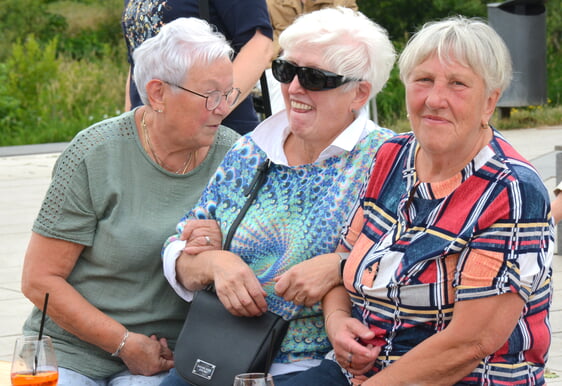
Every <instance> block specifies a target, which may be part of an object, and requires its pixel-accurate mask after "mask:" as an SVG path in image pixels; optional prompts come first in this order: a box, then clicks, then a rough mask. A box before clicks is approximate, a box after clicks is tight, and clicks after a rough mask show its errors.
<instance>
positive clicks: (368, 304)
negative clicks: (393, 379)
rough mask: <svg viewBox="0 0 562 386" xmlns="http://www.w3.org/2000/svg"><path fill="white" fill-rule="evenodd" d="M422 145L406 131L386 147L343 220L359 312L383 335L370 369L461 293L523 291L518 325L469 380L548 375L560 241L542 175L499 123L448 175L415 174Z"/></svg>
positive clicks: (406, 344)
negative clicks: (434, 178) (429, 179)
mask: <svg viewBox="0 0 562 386" xmlns="http://www.w3.org/2000/svg"><path fill="white" fill-rule="evenodd" d="M418 146H419V145H418V143H417V141H416V139H415V137H414V136H413V134H411V133H408V134H404V135H400V136H396V137H394V138H393V139H391V140H390V141H388V142H387V143H385V144H384V145H383V146H382V147H381V148H380V150H379V152H378V153H377V156H376V162H375V165H374V170H373V173H372V177H371V179H370V181H369V184H368V187H367V189H366V192H365V195H364V198H363V199H362V200H361V203H360V205H358V208H359V209H358V210H357V211H356V213H355V215H354V216H352V217H351V218H352V219H353V220H354V221H353V222H350V228H349V229H346V230H347V233H346V235H345V237H346V240H347V241H345V243H346V244H347V245H348V247H349V248H351V247H352V245H351V244H352V243H353V244H354V245H353V250H352V252H351V254H350V256H349V259H348V261H347V264H346V266H345V270H344V284H345V286H346V288H347V289H348V291H349V293H350V295H351V298H352V301H353V316H354V317H356V318H358V319H359V320H361V321H362V322H363V323H364V324H367V325H369V326H370V327H371V329H373V330H374V331H376V332H377V338H376V342H372V343H375V344H377V345H382V351H381V354H380V356H379V358H378V360H377V362H376V363H375V367H374V369H373V371H374V372H377V371H380V370H381V369H382V368H384V367H385V366H388V365H390V364H391V363H392V362H394V361H395V360H397V359H398V358H400V356H401V355H403V354H405V353H406V352H408V351H409V350H410V349H412V348H413V347H414V346H416V345H417V344H418V343H420V342H422V341H423V340H424V339H426V338H428V337H430V336H432V335H433V334H435V333H437V332H439V331H441V330H443V329H444V328H446V327H447V325H448V323H449V322H450V321H451V318H452V315H453V306H454V304H455V302H459V301H463V300H468V299H479V298H484V297H489V296H497V295H501V294H504V293H517V294H519V296H521V298H522V299H523V300H524V301H525V303H526V304H525V308H524V311H523V313H522V315H521V318H520V321H519V323H518V324H517V326H516V327H515V329H514V331H513V333H512V334H511V336H510V337H509V339H508V341H506V342H505V344H504V345H503V346H502V347H501V348H500V349H499V350H497V351H496V352H495V353H494V354H492V355H489V356H488V357H486V358H485V359H484V360H483V361H482V362H481V363H480V364H479V365H478V367H477V368H476V369H475V370H474V371H472V373H471V374H469V375H467V376H466V377H465V378H463V380H462V384H478V385H484V384H511V385H513V384H526V385H531V384H532V385H538V384H543V383H544V379H543V373H544V364H545V362H546V358H547V352H548V348H549V345H550V327H549V322H548V312H549V305H550V301H551V296H552V286H551V275H552V269H551V262H552V253H553V226H552V224H551V220H550V219H549V211H550V204H549V198H548V193H547V190H546V188H545V187H544V184H543V183H542V181H541V179H540V177H539V176H538V174H537V172H536V171H535V170H534V169H533V167H532V166H531V165H530V164H529V163H528V162H527V161H526V160H524V159H523V158H522V157H521V156H520V155H519V154H518V153H517V152H516V151H515V150H514V149H513V148H512V147H511V145H509V144H508V143H507V142H506V141H505V139H504V138H503V137H502V136H501V135H500V134H499V133H498V132H496V131H494V137H493V139H492V141H491V142H490V143H489V145H488V146H486V147H484V148H483V149H482V150H481V151H480V152H479V153H478V154H477V156H476V157H475V158H474V159H473V160H472V162H470V163H469V164H468V165H467V166H466V167H465V168H464V169H463V170H462V171H461V172H460V173H458V174H457V175H456V176H454V177H453V178H451V179H449V180H446V181H442V182H439V183H422V182H419V180H417V177H416V171H415V167H414V161H415V155H416V152H417V150H418ZM359 219H360V220H359ZM357 223H358V224H359V226H358V227H356V228H359V229H352V228H353V227H352V225H351V224H357ZM361 227H362V228H361ZM357 233H360V235H359V237H358V238H357V236H356V235H357ZM355 240H356V241H355Z"/></svg>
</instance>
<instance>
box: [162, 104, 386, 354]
mask: <svg viewBox="0 0 562 386" xmlns="http://www.w3.org/2000/svg"><path fill="white" fill-rule="evenodd" d="M365 114H366V113H362V115H361V116H360V117H359V118H358V119H356V121H355V122H354V124H355V125H357V124H358V123H359V124H360V125H361V127H360V131H361V130H363V127H364V125H366V126H370V127H374V130H372V131H370V132H368V134H366V135H365V136H362V137H361V138H359V137H358V140H357V143H356V144H355V146H354V147H353V148H352V149H351V151H339V153H338V154H334V155H332V156H329V157H327V158H326V159H323V160H318V161H316V162H314V163H312V164H306V165H299V166H286V165H284V164H279V163H277V164H276V163H273V164H272V166H271V167H270V169H269V172H268V174H267V180H266V181H265V184H264V185H263V187H262V188H261V189H260V190H259V193H258V195H257V197H256V200H255V202H254V203H253V204H252V205H251V206H250V208H249V210H248V212H247V213H246V216H245V217H244V219H243V221H242V222H241V224H240V225H239V226H238V228H237V231H236V233H235V235H234V238H233V240H232V243H231V247H230V250H231V251H232V252H234V253H236V254H237V255H239V256H240V257H242V259H244V261H246V263H248V265H249V266H250V267H251V268H252V269H253V270H254V272H255V273H256V276H257V277H258V279H259V280H260V282H261V283H262V286H263V288H264V290H265V291H266V292H267V302H268V307H269V310H270V311H272V312H275V313H277V314H279V315H281V316H283V317H284V318H285V319H291V323H290V326H289V331H288V332H287V335H286V336H285V340H284V341H283V343H282V346H281V350H280V353H279V355H278V356H277V358H275V360H274V362H275V363H290V362H295V361H301V360H308V359H322V358H323V357H324V355H325V354H326V353H327V352H328V351H329V350H330V349H331V345H330V342H329V341H328V338H327V336H326V332H325V330H324V321H323V317H322V310H321V308H320V304H319V303H318V304H316V305H314V306H313V307H303V306H297V305H295V304H294V303H292V302H287V301H285V300H284V299H283V298H281V297H279V296H277V295H276V294H275V291H274V288H273V287H274V286H275V282H274V281H273V279H274V278H275V277H276V276H278V275H280V274H281V273H283V272H285V271H287V270H288V269H289V268H290V267H292V266H293V265H295V264H298V263H300V262H302V261H305V260H307V259H310V258H312V257H315V256H317V255H321V254H324V253H330V252H333V251H334V250H335V249H336V247H337V246H338V244H339V238H340V235H341V230H342V226H343V224H344V223H345V220H346V218H347V217H348V215H349V213H351V212H352V205H353V204H354V203H355V201H356V199H357V197H359V195H360V192H361V190H362V189H364V187H365V183H366V179H367V177H368V175H369V170H370V168H371V166H372V163H373V158H374V155H375V152H376V150H377V149H378V147H379V146H380V145H381V144H382V143H383V142H384V141H385V140H386V139H388V138H390V137H391V136H392V135H394V133H393V132H392V131H390V130H387V129H383V128H380V127H378V126H376V125H375V124H374V123H373V122H371V121H368V120H367V119H366V117H365ZM285 115H286V113H285V112H284V111H283V112H281V113H279V114H278V115H277V116H273V117H271V118H270V119H269V120H266V121H264V122H263V123H262V124H261V125H260V126H258V127H257V128H256V131H257V132H259V133H260V134H259V135H262V136H263V135H267V136H270V137H275V138H277V137H278V136H279V135H280V133H279V132H280V130H285V127H286V126H281V125H275V126H273V127H272V126H271V125H270V124H269V122H271V121H274V120H279V119H281V120H285V124H286V118H284V117H285ZM268 124H269V125H268ZM352 125H353V124H352ZM252 134H254V135H258V134H256V133H252ZM252 134H249V135H246V136H244V137H242V138H240V140H239V141H238V142H237V143H236V144H235V145H234V146H233V147H232V149H231V150H230V151H229V152H228V153H227V155H226V156H225V159H224V160H223V162H222V164H221V165H220V167H219V168H218V170H217V172H216V174H215V176H214V177H213V178H212V179H211V182H210V183H209V185H208V186H207V187H206V189H205V190H204V191H203V194H202V196H201V200H200V201H199V203H198V204H197V205H196V206H195V208H194V209H193V210H192V211H191V212H189V213H188V214H187V215H186V216H185V217H184V218H183V219H182V220H181V222H180V223H179V224H178V229H177V230H178V235H175V236H172V237H171V238H169V239H168V241H167V243H166V245H165V247H166V246H168V245H169V244H170V243H173V242H175V241H177V240H178V237H179V234H181V231H182V230H183V227H184V225H185V222H186V221H188V220H189V219H190V218H199V219H216V220H217V221H218V222H219V225H220V228H221V230H222V234H223V239H224V236H226V234H227V233H228V230H229V228H230V225H231V224H232V222H233V221H234V219H235V218H236V216H237V214H238V212H239V211H240V208H241V207H242V206H243V205H244V203H245V202H246V197H245V196H244V194H243V192H244V190H245V189H246V188H247V186H248V185H249V184H250V182H251V181H252V180H253V178H254V176H255V174H256V169H257V166H258V165H260V164H261V163H262V162H263V161H264V160H265V159H266V158H267V155H266V153H265V152H264V150H263V149H262V148H260V146H258V144H257V143H256V142H255V141H254V139H253V138H252ZM345 134H347V133H346V132H344V133H342V135H344V136H345ZM277 148H280V149H282V142H280V143H278V144H277ZM272 155H273V154H272ZM270 158H273V159H275V155H273V157H270Z"/></svg>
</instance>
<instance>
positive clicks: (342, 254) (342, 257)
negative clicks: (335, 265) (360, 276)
mask: <svg viewBox="0 0 562 386" xmlns="http://www.w3.org/2000/svg"><path fill="white" fill-rule="evenodd" d="M336 253H337V254H338V255H339V256H340V269H339V274H340V281H342V282H343V269H344V267H345V263H346V261H347V258H348V257H349V252H336Z"/></svg>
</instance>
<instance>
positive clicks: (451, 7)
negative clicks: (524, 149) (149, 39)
mask: <svg viewBox="0 0 562 386" xmlns="http://www.w3.org/2000/svg"><path fill="white" fill-rule="evenodd" d="M233 1H234V0H233ZM561 2H562V0H547V1H546V0H543V1H532V0H526V1H524V0H516V1H513V0H512V1H511V2H509V1H506V2H504V3H514V4H515V3H517V4H515V5H517V7H518V9H523V11H522V12H519V14H520V15H519V16H516V17H523V18H524V17H525V16H524V15H523V16H521V14H525V13H526V12H527V10H532V9H537V8H536V7H543V8H542V9H543V10H544V12H543V13H542V17H543V18H544V21H541V20H542V19H541V20H539V22H538V25H536V26H535V27H533V28H535V30H532V29H530V30H524V29H523V30H522V29H521V24H520V23H513V24H512V25H511V26H509V25H508V27H511V28H513V31H519V32H520V35H522V36H523V37H525V36H527V37H528V39H527V40H528V42H527V43H530V45H531V46H536V44H534V43H533V39H536V38H537V37H538V38H539V39H540V43H541V44H542V45H543V46H544V49H543V51H544V53H542V52H540V50H539V53H538V54H537V53H530V54H529V57H532V56H533V55H534V56H537V55H538V56H539V57H540V56H545V60H544V62H545V65H544V67H545V69H544V71H542V69H535V70H536V71H542V72H546V78H545V81H546V87H545V88H544V91H543V90H542V88H541V89H540V90H539V92H541V93H543V94H544V98H540V103H535V102H533V101H532V100H529V101H528V102H527V103H524V105H522V106H513V107H509V106H508V107H505V108H501V109H498V110H501V111H498V112H497V113H496V116H495V118H494V121H493V122H492V123H493V124H494V125H495V126H496V127H497V128H499V129H509V128H525V127H539V126H545V125H556V124H560V123H561V122H562V48H561V36H562V6H561ZM357 3H358V6H359V9H360V11H362V12H363V13H365V14H366V15H367V16H369V17H370V18H372V19H373V20H374V21H376V22H377V23H379V24H380V25H382V26H383V27H385V28H386V29H387V30H388V31H389V35H390V38H391V40H392V41H393V42H394V44H395V46H396V49H397V51H398V52H400V51H401V49H402V47H403V46H404V44H405V43H406V41H407V39H408V38H409V37H410V36H411V34H412V33H413V32H414V31H416V30H417V28H418V27H420V26H421V25H422V24H423V23H425V22H427V21H429V20H434V19H439V18H443V17H446V16H451V15H456V14H462V15H465V16H469V17H471V16H478V17H482V18H488V12H489V10H490V8H494V7H495V5H499V3H492V2H489V1H481V0H463V1H457V0H387V1H385V0H358V2H357ZM494 4H495V5H494ZM521 7H523V8H521ZM0 9H1V10H2V12H1V13H0V26H1V31H2V34H3V39H1V40H0V146H9V145H24V144H36V143H50V142H66V141H69V140H70V139H71V138H72V137H74V135H75V134H76V133H77V132H78V131H80V130H82V129H84V128H86V127H87V126H89V125H90V124H93V123H95V122H97V121H99V120H101V119H103V118H104V117H111V116H114V115H117V114H119V113H121V112H122V111H123V109H124V93H125V82H126V76H127V72H128V63H127V55H126V48H125V42H124V39H123V35H122V31H121V24H120V22H121V12H122V9H123V1H122V0H102V1H99V0H75V1H52V0H0ZM530 16H531V17H534V16H536V15H530ZM539 18H540V15H539ZM533 20H534V19H533ZM541 23H543V24H544V25H543V26H541V25H540V24H541ZM508 24H509V20H508ZM531 24H532V23H531ZM542 29H544V30H545V31H542ZM516 43H518V42H516ZM516 45H518V44H516ZM539 45H540V44H539ZM539 48H540V47H539ZM524 54H525V53H524ZM539 75H540V73H539ZM533 84H535V83H533ZM531 99H532V98H531ZM375 111H376V115H377V119H378V121H379V123H380V124H381V125H382V126H385V127H388V128H391V129H393V130H395V131H406V130H408V123H407V121H406V120H405V116H406V113H405V107H404V88H403V86H402V84H401V82H400V80H399V79H398V73H397V70H396V69H395V70H394V71H393V73H392V76H391V79H390V81H389V82H388V84H387V86H386V88H385V89H384V90H383V92H382V93H381V94H380V95H379V97H378V98H377V101H376V109H375Z"/></svg>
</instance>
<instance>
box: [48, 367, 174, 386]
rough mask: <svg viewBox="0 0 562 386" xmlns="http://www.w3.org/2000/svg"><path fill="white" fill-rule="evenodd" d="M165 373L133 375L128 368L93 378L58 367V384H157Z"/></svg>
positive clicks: (104, 385)
mask: <svg viewBox="0 0 562 386" xmlns="http://www.w3.org/2000/svg"><path fill="white" fill-rule="evenodd" d="M166 375H167V373H160V374H156V375H152V376H150V377H145V376H143V375H133V374H131V373H130V372H129V371H128V370H125V371H122V372H120V373H117V374H115V375H112V376H111V377H108V378H102V379H98V378H96V379H94V378H89V377H87V376H85V375H82V374H80V373H78V372H76V371H72V370H69V369H65V368H62V367H59V381H58V383H57V385H58V386H158V385H159V384H160V381H161V380H162V379H163V378H164V377H165V376H166Z"/></svg>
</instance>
